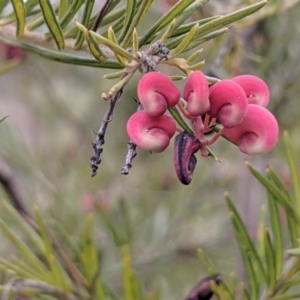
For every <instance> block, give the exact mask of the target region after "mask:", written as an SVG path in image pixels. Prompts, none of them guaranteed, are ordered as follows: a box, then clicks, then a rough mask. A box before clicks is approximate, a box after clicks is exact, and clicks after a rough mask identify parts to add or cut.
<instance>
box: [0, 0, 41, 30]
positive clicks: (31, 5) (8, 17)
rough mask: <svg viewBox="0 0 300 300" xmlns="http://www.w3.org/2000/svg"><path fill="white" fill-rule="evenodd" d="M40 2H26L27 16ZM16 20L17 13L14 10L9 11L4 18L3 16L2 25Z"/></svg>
mask: <svg viewBox="0 0 300 300" xmlns="http://www.w3.org/2000/svg"><path fill="white" fill-rule="evenodd" d="M0 2H1V1H0ZM4 2H5V1H4ZM7 2H8V1H7ZM38 3H39V1H38V0H28V1H26V2H25V11H26V15H27V16H29V15H31V12H32V10H33V9H34V8H35V7H36V6H37V5H38ZM0 6H1V3H0ZM0 10H1V9H0ZM15 20H16V14H15V12H14V11H13V12H11V13H9V14H8V15H6V16H4V17H3V18H1V20H0V25H6V24H9V23H12V22H14V21H15ZM25 28H26V26H25Z"/></svg>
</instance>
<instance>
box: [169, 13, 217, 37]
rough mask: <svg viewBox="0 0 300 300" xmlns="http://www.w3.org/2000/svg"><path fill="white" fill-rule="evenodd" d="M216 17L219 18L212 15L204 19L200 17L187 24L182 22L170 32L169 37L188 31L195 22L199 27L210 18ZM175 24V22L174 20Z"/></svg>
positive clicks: (210, 19)
mask: <svg viewBox="0 0 300 300" xmlns="http://www.w3.org/2000/svg"><path fill="white" fill-rule="evenodd" d="M218 18H220V16H213V17H209V18H205V19H202V20H199V21H195V22H191V23H188V24H183V25H181V26H180V27H178V28H177V29H176V30H175V31H174V32H173V33H172V35H171V37H177V36H179V35H182V34H185V33H187V32H189V31H190V30H191V29H192V28H193V27H194V26H195V25H196V24H198V25H199V27H200V26H201V25H203V24H206V23H208V22H210V21H212V20H215V19H218ZM177 21H178V20H177ZM176 24H177V22H176Z"/></svg>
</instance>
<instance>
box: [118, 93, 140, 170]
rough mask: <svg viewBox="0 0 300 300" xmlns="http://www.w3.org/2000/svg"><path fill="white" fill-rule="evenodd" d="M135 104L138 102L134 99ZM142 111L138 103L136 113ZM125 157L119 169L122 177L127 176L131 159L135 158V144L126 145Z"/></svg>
mask: <svg viewBox="0 0 300 300" xmlns="http://www.w3.org/2000/svg"><path fill="white" fill-rule="evenodd" d="M135 100H136V101H137V102H138V100H137V99H135ZM140 110H143V105H142V104H141V103H140V102H139V105H138V108H137V111H140ZM127 150H128V151H127V155H126V157H125V166H124V167H122V169H121V174H123V175H128V174H129V170H130V169H131V168H132V161H133V159H134V158H135V157H136V156H137V152H136V144H135V143H134V142H133V141H132V140H130V141H129V142H128V143H127Z"/></svg>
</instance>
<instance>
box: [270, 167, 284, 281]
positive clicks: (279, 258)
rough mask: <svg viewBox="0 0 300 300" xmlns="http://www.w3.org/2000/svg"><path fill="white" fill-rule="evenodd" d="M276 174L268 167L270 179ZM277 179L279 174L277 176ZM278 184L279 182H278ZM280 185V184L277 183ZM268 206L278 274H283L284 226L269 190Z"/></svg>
mask: <svg viewBox="0 0 300 300" xmlns="http://www.w3.org/2000/svg"><path fill="white" fill-rule="evenodd" d="M274 175H275V173H274V172H273V170H272V169H270V168H268V169H267V176H268V179H269V180H272V181H273V182H274ZM275 178H276V180H277V176H276V177H275ZM276 185H277V184H276ZM277 186H278V185H277ZM267 195H268V207H269V216H270V222H271V227H272V233H273V240H274V250H275V261H276V274H277V275H278V274H281V272H282V269H283V234H282V226H281V221H280V215H279V210H278V206H277V203H276V201H275V199H274V196H273V195H272V194H271V193H270V192H269V191H268V192H267Z"/></svg>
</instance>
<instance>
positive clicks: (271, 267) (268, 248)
mask: <svg viewBox="0 0 300 300" xmlns="http://www.w3.org/2000/svg"><path fill="white" fill-rule="evenodd" d="M264 242H265V261H266V266H267V270H268V272H267V277H268V280H267V285H268V290H269V291H270V292H272V291H273V290H274V288H275V285H276V278H277V276H276V275H277V274H276V260H275V259H276V256H275V253H274V252H275V250H274V247H273V245H272V242H271V237H270V230H269V229H268V228H265V236H264Z"/></svg>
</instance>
